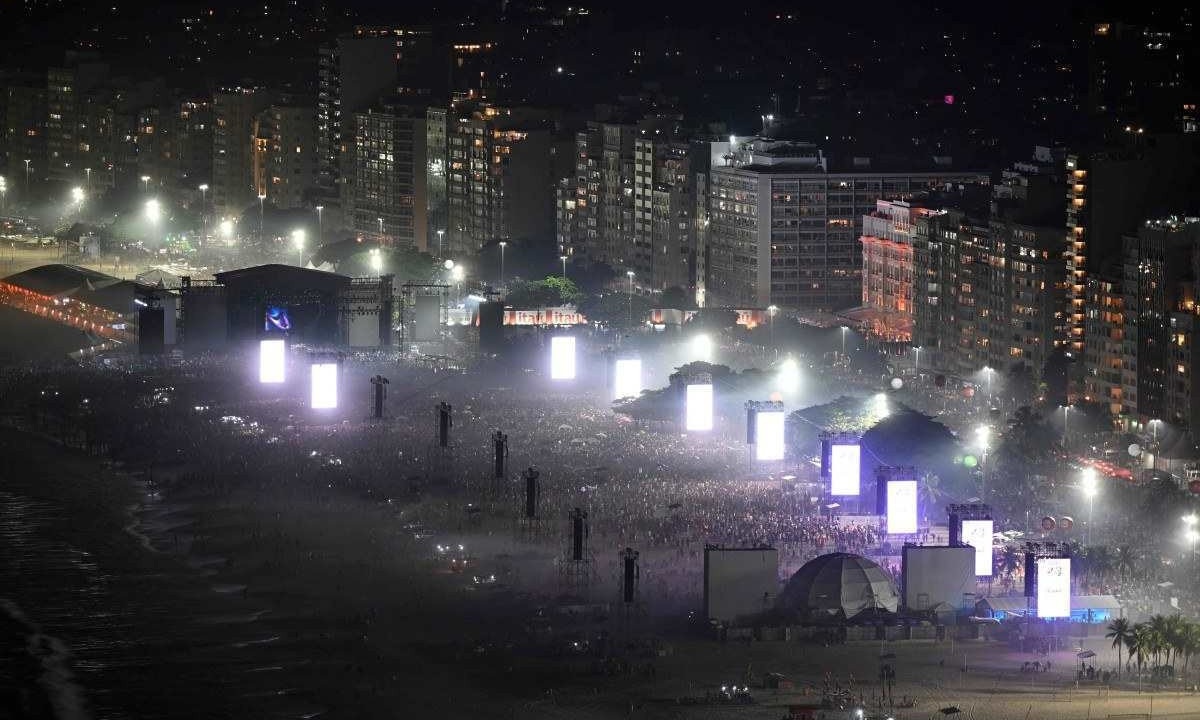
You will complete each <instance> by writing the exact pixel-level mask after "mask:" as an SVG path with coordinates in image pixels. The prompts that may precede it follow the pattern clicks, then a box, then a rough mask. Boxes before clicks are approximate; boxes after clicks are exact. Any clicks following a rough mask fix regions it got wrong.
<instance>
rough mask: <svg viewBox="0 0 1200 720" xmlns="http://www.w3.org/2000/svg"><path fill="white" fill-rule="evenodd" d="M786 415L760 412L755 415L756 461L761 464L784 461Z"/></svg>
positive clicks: (780, 412)
mask: <svg viewBox="0 0 1200 720" xmlns="http://www.w3.org/2000/svg"><path fill="white" fill-rule="evenodd" d="M783 430H784V413H783V411H782V410H759V411H758V412H756V413H754V437H755V444H754V459H755V460H758V461H760V462H771V461H773V460H782V459H783V451H784V432H783Z"/></svg>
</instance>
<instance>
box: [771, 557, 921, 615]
mask: <svg viewBox="0 0 1200 720" xmlns="http://www.w3.org/2000/svg"><path fill="white" fill-rule="evenodd" d="M779 605H780V606H781V607H783V608H785V609H789V610H798V611H800V612H801V613H803V614H805V615H807V616H809V617H810V618H811V619H813V620H816V619H822V618H824V619H829V620H833V619H840V618H845V619H847V620H851V619H853V618H855V617H857V616H858V615H861V614H863V613H868V614H874V613H878V612H889V613H894V612H896V609H897V608H898V607H899V606H900V596H899V594H897V592H896V588H895V587H894V586H893V585H892V580H891V578H889V577H888V575H887V573H885V572H884V571H883V570H882V569H881V568H880V567H879V566H878V565H876V564H875V563H873V562H871V561H870V560H868V559H866V558H864V557H862V556H861V555H852V554H850V553H830V554H828V555H822V556H820V557H817V558H813V559H812V560H810V561H808V562H807V563H805V565H804V567H802V568H800V569H799V570H797V571H796V574H795V575H792V578H791V579H790V580H788V583H787V586H786V587H784V589H783V592H782V593H781V594H780V596H779Z"/></svg>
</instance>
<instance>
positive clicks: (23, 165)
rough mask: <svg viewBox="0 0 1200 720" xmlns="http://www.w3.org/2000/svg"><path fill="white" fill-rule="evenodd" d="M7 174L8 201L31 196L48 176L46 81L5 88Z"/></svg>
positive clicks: (5, 169) (2, 129)
mask: <svg viewBox="0 0 1200 720" xmlns="http://www.w3.org/2000/svg"><path fill="white" fill-rule="evenodd" d="M3 92H4V96H5V102H4V113H5V117H4V125H3V127H2V128H0V132H3V134H4V147H5V149H6V152H7V157H6V158H5V161H6V162H5V164H4V166H3V167H4V175H5V178H6V179H7V183H8V192H7V199H8V201H9V202H11V201H12V200H13V199H14V198H18V197H23V196H28V193H26V188H29V193H32V192H33V189H34V188H36V187H37V185H38V179H39V178H43V177H45V176H46V87H45V82H44V80H42V81H40V82H38V81H32V80H31V81H29V82H21V83H12V84H10V85H8V86H7V87H5V88H4V91H3Z"/></svg>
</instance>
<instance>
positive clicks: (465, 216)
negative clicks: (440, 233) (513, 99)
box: [445, 104, 557, 257]
mask: <svg viewBox="0 0 1200 720" xmlns="http://www.w3.org/2000/svg"><path fill="white" fill-rule="evenodd" d="M550 120H551V117H550V116H549V115H547V114H546V113H543V112H540V111H533V110H525V109H509V108H501V107H497V106H495V105H489V104H473V105H458V106H455V107H454V108H452V109H451V117H450V118H449V120H448V122H447V130H446V132H447V142H448V146H449V150H448V157H447V161H448V168H447V177H446V194H447V198H448V203H449V207H448V223H447V225H448V227H447V228H446V237H445V241H446V242H445V245H446V247H445V250H446V253H447V254H451V255H455V256H458V257H464V256H469V255H473V254H475V253H476V252H477V251H478V250H479V249H480V248H482V247H483V246H485V245H489V244H491V243H493V242H499V241H501V240H503V241H511V240H524V239H535V238H539V237H544V238H550V237H553V236H554V207H553V199H554V178H555V176H556V172H555V167H554V163H555V161H556V159H557V158H556V148H555V147H554V143H553V139H552V124H551V122H550Z"/></svg>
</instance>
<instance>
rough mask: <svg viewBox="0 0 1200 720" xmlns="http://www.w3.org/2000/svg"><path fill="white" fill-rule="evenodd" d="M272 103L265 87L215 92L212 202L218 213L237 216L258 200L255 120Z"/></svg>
mask: <svg viewBox="0 0 1200 720" xmlns="http://www.w3.org/2000/svg"><path fill="white" fill-rule="evenodd" d="M270 104H271V96H270V94H269V93H268V92H267V91H266V90H265V89H264V88H258V87H233V88H225V89H223V90H221V91H219V92H216V93H213V150H212V152H213V177H212V202H213V207H214V209H215V212H216V213H217V214H218V215H237V214H239V213H241V212H242V211H243V210H244V209H246V207H247V206H248V205H250V203H251V202H252V201H253V200H254V199H255V195H256V194H258V193H257V190H258V189H257V188H256V187H255V185H254V177H253V161H254V152H253V147H254V138H255V137H256V135H255V133H254V121H255V119H256V118H257V117H258V114H259V113H261V112H262V111H263V110H265V109H266V108H267V106H269V105H270Z"/></svg>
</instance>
